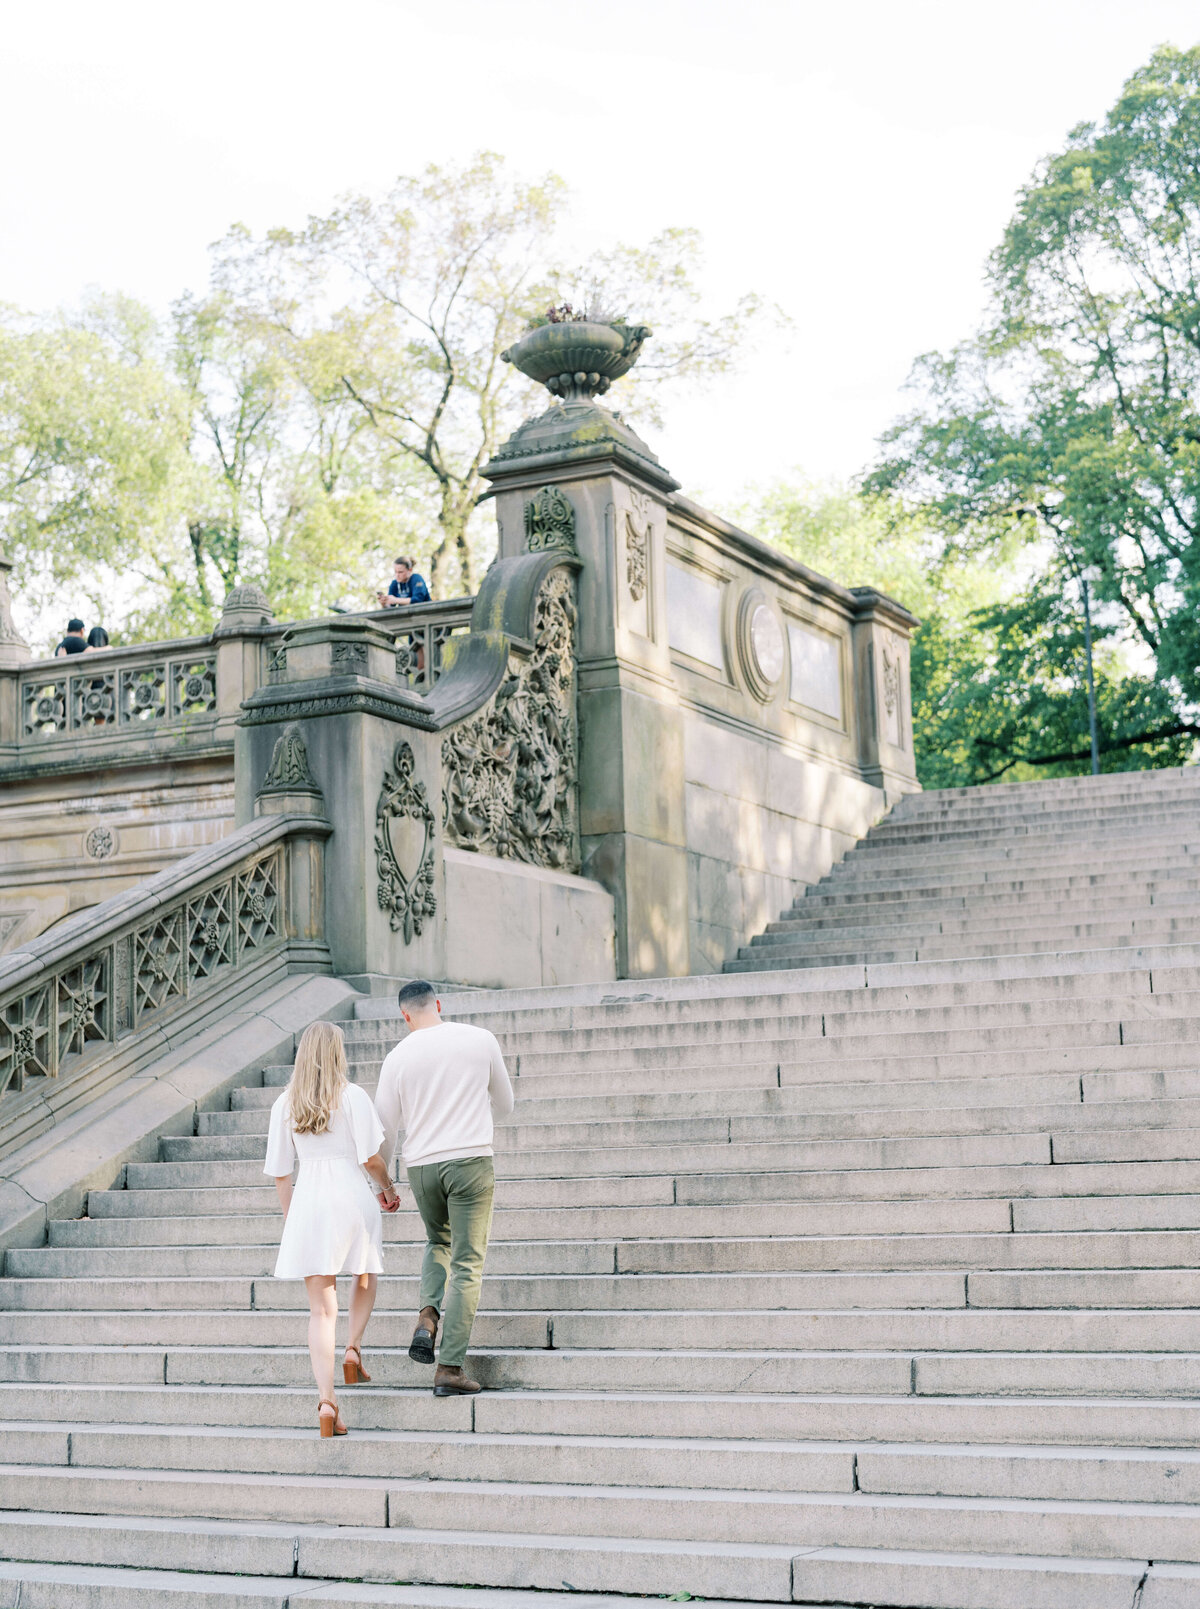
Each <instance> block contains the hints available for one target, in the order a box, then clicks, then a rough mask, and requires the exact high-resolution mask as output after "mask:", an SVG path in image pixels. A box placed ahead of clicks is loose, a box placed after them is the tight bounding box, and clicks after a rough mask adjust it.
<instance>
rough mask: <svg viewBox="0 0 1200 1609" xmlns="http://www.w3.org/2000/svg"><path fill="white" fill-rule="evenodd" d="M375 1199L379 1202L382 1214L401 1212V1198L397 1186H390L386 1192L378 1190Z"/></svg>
mask: <svg viewBox="0 0 1200 1609" xmlns="http://www.w3.org/2000/svg"><path fill="white" fill-rule="evenodd" d="M375 1199H376V1200H377V1201H378V1202H379V1208H380V1211H381V1212H398V1211H399V1210H400V1197H399V1195H398V1194H397V1192H396V1187H395V1185H392V1184H390V1185H389V1186H388V1188H387V1189H386V1190H377V1191H376V1192H375Z"/></svg>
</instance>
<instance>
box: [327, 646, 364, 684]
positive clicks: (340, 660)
mask: <svg viewBox="0 0 1200 1609" xmlns="http://www.w3.org/2000/svg"><path fill="white" fill-rule="evenodd" d="M333 668H334V671H335V672H337V671H341V673H342V675H343V676H365V675H366V674H367V645H366V643H365V642H335V643H334V645H333Z"/></svg>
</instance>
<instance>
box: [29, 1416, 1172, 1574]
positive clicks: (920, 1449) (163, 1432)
mask: <svg viewBox="0 0 1200 1609" xmlns="http://www.w3.org/2000/svg"><path fill="white" fill-rule="evenodd" d="M96 1389H103V1388H101V1387H97V1388H96ZM205 1389H209V1390H216V1389H218V1388H216V1387H208V1388H205ZM292 1389H293V1391H294V1394H296V1395H301V1394H303V1393H302V1392H301V1391H300V1389H299V1388H292ZM308 1394H309V1395H311V1393H308ZM896 1400H907V1399H896ZM922 1400H924V1401H928V1400H930V1399H928V1398H924V1399H922ZM953 1400H956V1401H957V1400H959V1399H957V1398H955V1399H953ZM1069 1400H1071V1401H1076V1400H1078V1399H1075V1398H1072V1399H1069ZM1137 1400H1138V1401H1142V1400H1143V1399H1140V1398H1139V1399H1137ZM16 1431H20V1432H22V1433H23V1434H45V1435H46V1436H61V1435H63V1434H68V1435H71V1436H75V1435H79V1436H83V1437H88V1436H91V1437H96V1436H109V1435H112V1436H128V1437H130V1438H131V1439H136V1438H137V1437H139V1436H146V1435H150V1436H163V1437H169V1438H171V1439H172V1440H174V1439H176V1438H178V1437H179V1436H196V1437H199V1438H201V1439H203V1440H205V1441H216V1440H219V1439H222V1438H225V1439H228V1440H232V1441H237V1442H247V1443H254V1442H258V1441H261V1440H262V1439H263V1438H264V1437H265V1438H267V1439H272V1438H273V1439H275V1440H280V1441H289V1442H293V1441H294V1442H304V1443H308V1442H311V1441H312V1440H313V1434H314V1433H313V1430H312V1429H311V1428H309V1427H307V1426H304V1427H296V1426H290V1425H180V1424H169V1423H168V1424H158V1423H155V1422H154V1421H153V1420H146V1421H141V1420H123V1421H122V1422H121V1423H120V1424H91V1423H89V1424H80V1423H79V1421H77V1420H73V1419H66V1420H51V1419H19V1418H16V1419H5V1418H3V1417H0V1432H8V1433H12V1432H16ZM447 1439H452V1440H454V1441H456V1442H461V1443H462V1444H463V1445H464V1446H471V1445H474V1444H476V1443H484V1444H486V1445H488V1446H492V1445H498V1446H514V1447H541V1446H553V1447H595V1446H598V1445H599V1446H604V1447H625V1448H632V1449H635V1450H636V1449H640V1448H667V1449H676V1450H679V1451H684V1450H688V1451H694V1450H705V1451H707V1450H709V1449H712V1448H717V1449H720V1450H721V1451H728V1452H731V1453H733V1452H744V1453H758V1452H761V1451H762V1450H763V1449H764V1447H769V1448H770V1449H771V1450H772V1451H776V1452H781V1453H789V1454H797V1455H798V1454H807V1453H837V1454H845V1453H846V1452H848V1451H849V1450H851V1449H854V1450H856V1451H857V1450H865V1451H869V1452H871V1453H885V1454H887V1455H888V1456H890V1457H897V1458H899V1457H905V1456H912V1457H914V1458H944V1459H946V1460H947V1461H949V1460H951V1459H954V1458H981V1459H997V1460H1002V1459H1007V1458H1018V1459H1019V1458H1031V1459H1032V1458H1044V1459H1050V1460H1053V1461H1055V1462H1062V1463H1069V1462H1071V1461H1072V1460H1075V1461H1078V1462H1091V1461H1096V1462H1099V1461H1101V1460H1103V1461H1105V1462H1109V1461H1112V1460H1115V1459H1119V1460H1121V1461H1122V1462H1125V1463H1130V1464H1145V1463H1152V1462H1154V1461H1156V1460H1159V1461H1162V1462H1166V1463H1173V1464H1175V1463H1188V1464H1197V1463H1200V1447H1194V1446H1192V1447H1141V1446H1133V1445H1129V1444H1127V1443H1120V1442H1115V1443H1114V1442H1103V1441H1096V1442H1078V1443H1075V1442H1072V1443H1069V1444H1067V1445H1065V1446H1064V1444H1063V1443H1062V1442H1035V1441H1021V1442H954V1441H928V1442H912V1441H865V1440H863V1439H862V1438H861V1437H847V1438H846V1439H845V1440H842V1441H831V1440H818V1439H816V1438H809V1439H807V1440H806V1439H797V1438H794V1437H780V1438H777V1439H775V1440H772V1441H769V1442H768V1441H762V1440H750V1441H741V1440H738V1439H737V1438H736V1437H732V1436H729V1437H726V1436H696V1435H691V1436H671V1435H662V1434H656V1435H651V1436H630V1435H600V1434H595V1433H588V1432H578V1433H576V1432H571V1433H565V1434H559V1433H557V1432H551V1431H518V1430H505V1431H501V1430H474V1429H472V1430H457V1429H449V1428H448V1429H446V1430H428V1429H427V1430H380V1429H370V1428H367V1429H360V1428H359V1427H357V1426H355V1428H354V1430H353V1432H352V1437H351V1439H350V1442H349V1445H351V1446H353V1444H354V1442H356V1441H370V1442H384V1443H388V1442H401V1443H410V1442H429V1443H431V1444H440V1443H443V1442H445V1441H446V1440H447ZM127 1467H128V1468H132V1467H133V1466H126V1465H123V1464H122V1465H99V1464H76V1463H74V1462H71V1461H70V1460H68V1462H67V1463H65V1464H49V1463H45V1464H40V1463H37V1462H36V1461H32V1460H30V1461H26V1460H23V1459H21V1460H10V1461H8V1462H7V1463H0V1470H2V1469H14V1468H19V1469H30V1470H39V1469H54V1470H63V1469H71V1470H77V1471H80V1472H82V1473H90V1472H92V1471H98V1472H100V1473H104V1472H105V1471H108V1472H110V1473H115V1472H117V1471H120V1470H124V1469H126V1468H127ZM154 1467H155V1469H157V1468H158V1467H159V1466H158V1465H155V1466H154ZM171 1467H172V1470H173V1472H174V1473H175V1474H176V1475H179V1476H184V1475H188V1474H197V1473H207V1474H208V1475H210V1476H213V1475H217V1474H220V1473H221V1472H220V1471H217V1470H211V1469H210V1470H208V1471H207V1472H205V1471H195V1470H189V1469H187V1468H181V1467H179V1466H178V1465H173V1466H171ZM241 1473H242V1474H243V1475H249V1476H253V1477H255V1478H259V1479H263V1480H268V1479H271V1478H272V1477H273V1476H274V1475H275V1473H276V1471H274V1470H271V1469H265V1470H242V1471H241ZM341 1474H342V1472H341V1471H340V1470H338V1471H331V1472H330V1474H329V1475H328V1476H312V1477H306V1478H311V1479H316V1480H322V1479H328V1480H340V1479H341ZM357 1478H358V1479H361V1480H368V1481H370V1482H371V1483H372V1484H373V1485H381V1484H384V1485H386V1484H388V1483H390V1482H393V1483H394V1482H395V1481H398V1480H414V1479H417V1480H419V1479H420V1478H419V1477H411V1476H409V1477H404V1476H391V1475H387V1476H384V1475H378V1476H377V1475H372V1476H360V1477H357ZM442 1478H443V1477H441V1476H436V1477H430V1479H431V1480H433V1479H438V1480H440V1479H442ZM457 1484H459V1485H463V1484H472V1483H469V1482H463V1481H459V1482H458V1483H457ZM479 1484H497V1483H494V1482H491V1483H488V1482H484V1483H479ZM499 1484H511V1483H507V1482H501V1483H499ZM518 1484H530V1485H532V1484H537V1483H533V1482H526V1483H518ZM550 1484H556V1485H567V1484H569V1485H572V1486H575V1485H584V1486H586V1485H588V1484H590V1483H588V1482H569V1483H568V1482H562V1481H559V1482H554V1483H550ZM654 1489H655V1490H683V1491H690V1490H692V1488H690V1487H671V1488H654ZM714 1489H715V1488H711V1487H710V1488H705V1490H714ZM739 1490H740V1488H739ZM912 1495H916V1496H932V1495H935V1494H933V1493H915V1494H912ZM1031 1501H1040V1500H1039V1499H1031ZM1089 1501H1095V1502H1100V1501H1104V1500H1103V1499H1099V1498H1096V1499H1089ZM1195 1506H1200V1505H1195ZM1198 1568H1200V1566H1198Z"/></svg>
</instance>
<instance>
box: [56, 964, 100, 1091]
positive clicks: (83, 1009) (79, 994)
mask: <svg viewBox="0 0 1200 1609" xmlns="http://www.w3.org/2000/svg"><path fill="white" fill-rule="evenodd" d="M110 958H111V951H109V950H101V951H100V952H99V953H98V954H95V955H89V956H88V957H86V959H84V960H83V961H80V962H79V963H78V964H77V965H76V966H73V967H68V968H67V970H66V971H65V972H61V973H59V976H58V988H57V993H58V1004H57V1017H58V1060H59V1063H60V1064H61V1062H62V1061H63V1059H64V1058H65V1057H66V1056H69V1055H78V1054H79V1053H80V1052H81V1051H82V1050H83V1049H84V1047H85V1046H86V1045H88V1044H90V1043H91V1042H92V1041H93V1040H98V1039H110V1038H111V1037H112V1033H111V1027H110V1024H111V1019H112V1012H111V1004H112V1001H111V985H110V979H109V963H110Z"/></svg>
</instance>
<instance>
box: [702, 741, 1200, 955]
mask: <svg viewBox="0 0 1200 1609" xmlns="http://www.w3.org/2000/svg"><path fill="white" fill-rule="evenodd" d="M1198 890H1200V768H1192V769H1189V770H1185V771H1153V772H1133V773H1124V774H1121V775H1116V776H1104V777H1080V778H1069V779H1066V780H1063V781H1058V782H1031V783H1023V784H1013V785H1011V786H1008V787H992V788H960V789H957V790H948V791H946V792H941V793H913V794H908V795H906V796H905V798H903V799H902V800H901V801H900V802H899V804H897V805H896V807H895V808H894V809H893V810H892V811H891V813H890V814H889V815H888V816H887V817H886V818H885V820H883V821H882V822H881V823H880V824H879V825H878V826H877V827H873V828H872V829H871V831H870V832H869V833H868V834H867V836H866V837H865V838H864V839H863V840H862V841H861V842H860V843H858V844H856V845H855V847H854V848H853V849H852V850H851V851H850V852H849V853H848V854H847V855H846V856H845V858H844V859H843V860H841V861H840V862H839V863H838V864H837V865H836V866H834V868H833V870H832V871H831V872H830V873H829V874H828V876H826V877H824V878H822V879H821V881H820V882H819V883H815V884H814V885H813V886H812V887H811V888H809V889H808V890H807V891H806V892H805V894H804V895H803V896H802V897H801V898H800V899H798V900H797V901H796V903H795V904H794V905H793V906H792V908H791V910H789V911H785V912H784V913H783V915H782V916H781V917H780V919H779V921H778V922H772V923H771V924H770V926H769V927H768V928H767V931H766V932H765V933H762V934H759V935H757V936H756V937H755V938H754V939H753V940H752V941H751V942H750V943H749V944H748V945H745V946H743V948H742V949H741V950H740V951H739V952H738V956H737V959H736V960H733V961H730V962H727V963H726V968H725V970H726V971H727V972H752V971H761V970H763V969H764V968H766V969H777V968H782V967H813V966H836V965H838V964H839V963H847V962H868V961H874V962H880V961H932V960H937V959H946V958H954V957H959V956H964V955H969V956H988V955H1013V954H1021V955H1029V954H1041V953H1045V952H1047V951H1055V950H1091V949H1106V948H1109V947H1113V946H1120V945H1128V944H1179V943H1195V942H1197V941H1200V898H1198V897H1197V891H1198Z"/></svg>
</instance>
